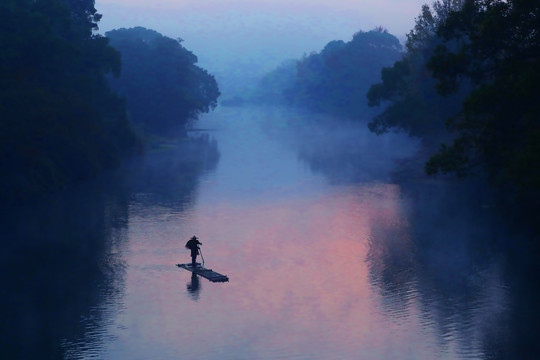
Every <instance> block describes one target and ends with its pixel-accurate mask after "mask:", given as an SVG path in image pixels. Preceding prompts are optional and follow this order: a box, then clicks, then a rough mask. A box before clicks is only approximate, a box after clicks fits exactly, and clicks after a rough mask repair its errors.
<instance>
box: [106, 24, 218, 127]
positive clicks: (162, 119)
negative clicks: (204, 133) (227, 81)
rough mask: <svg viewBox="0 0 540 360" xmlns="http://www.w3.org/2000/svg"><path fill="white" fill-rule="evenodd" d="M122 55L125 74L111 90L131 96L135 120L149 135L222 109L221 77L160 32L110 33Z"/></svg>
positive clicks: (112, 81) (128, 100)
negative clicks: (218, 106) (211, 73)
mask: <svg viewBox="0 0 540 360" xmlns="http://www.w3.org/2000/svg"><path fill="white" fill-rule="evenodd" d="M106 35H107V36H108V37H109V38H110V40H111V44H112V46H114V47H115V48H116V49H117V50H118V51H119V52H120V53H121V54H122V74H121V76H120V77H118V78H113V77H110V78H109V80H110V84H111V86H112V87H113V88H114V89H115V90H117V91H118V92H119V93H120V94H121V95H123V96H124V97H125V98H126V103H127V108H128V111H129V114H130V117H131V120H132V122H133V123H134V124H135V125H136V126H137V127H139V128H143V130H144V131H145V132H150V133H157V134H162V135H163V134H167V133H169V132H171V131H172V130H174V129H180V130H181V131H182V132H183V131H185V127H186V126H189V124H190V122H191V121H193V120H194V119H196V118H197V117H198V115H199V114H201V113H206V112H209V111H210V110H213V109H214V108H215V107H216V106H217V99H218V97H219V95H220V92H219V89H218V85H217V82H216V80H215V78H214V77H213V76H212V75H210V74H209V73H208V72H207V71H206V70H204V69H201V68H200V67H198V66H196V65H195V64H196V63H197V57H196V56H195V55H194V54H193V53H192V52H190V51H189V50H187V49H186V48H184V47H183V46H182V45H181V39H178V40H174V39H171V38H168V37H165V36H163V35H161V34H160V33H158V32H156V31H153V30H149V29H145V28H142V27H135V28H132V29H119V30H113V31H110V32H108V33H107V34H106Z"/></svg>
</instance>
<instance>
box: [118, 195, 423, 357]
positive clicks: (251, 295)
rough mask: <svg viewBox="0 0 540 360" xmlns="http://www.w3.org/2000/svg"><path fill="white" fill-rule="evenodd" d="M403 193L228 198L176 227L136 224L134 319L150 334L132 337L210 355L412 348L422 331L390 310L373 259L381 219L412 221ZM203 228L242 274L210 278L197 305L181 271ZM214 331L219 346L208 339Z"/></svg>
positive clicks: (216, 259)
mask: <svg viewBox="0 0 540 360" xmlns="http://www.w3.org/2000/svg"><path fill="white" fill-rule="evenodd" d="M398 200H399V190H398V188H397V187H395V186H392V185H386V184H379V185H370V186H360V187H342V188H339V187H338V188H331V191H328V192H326V193H315V194H311V195H309V196H306V195H302V196H298V197H291V196H287V197H276V198H273V199H270V200H269V199H266V200H265V201H260V202H255V203H250V202H244V203H234V202H226V201H223V202H221V203H217V204H212V206H207V207H206V206H202V207H201V208H199V209H198V210H197V211H196V213H195V214H191V215H190V218H189V219H188V220H186V219H182V218H181V217H179V218H178V219H177V220H174V219H172V220H170V222H169V223H165V224H164V223H161V224H159V223H155V222H152V221H143V218H140V219H139V220H135V221H134V222H133V224H131V225H130V229H131V231H132V232H133V233H132V235H131V237H132V240H133V241H132V242H131V251H130V255H129V259H128V262H129V263H130V264H131V267H133V269H132V270H131V271H129V272H128V279H127V283H128V286H127V287H128V291H129V292H130V293H131V295H130V296H128V299H130V300H129V301H130V303H129V304H127V307H128V308H130V310H129V311H128V313H129V314H133V315H131V316H133V318H131V319H128V320H126V321H128V322H129V325H127V326H130V327H138V333H137V335H135V336H134V335H133V334H132V335H131V336H132V339H130V340H128V341H130V342H132V341H135V339H137V338H138V339H139V341H140V342H141V344H145V343H146V344H152V343H159V344H161V346H162V348H163V349H167V351H169V352H170V354H173V356H197V357H198V358H207V359H213V358H231V359H233V358H261V359H262V358H264V359H267V358H275V357H280V356H284V357H291V356H293V355H300V354H301V355H302V356H305V357H306V358H330V357H331V356H335V355H336V354H339V353H340V352H341V353H343V354H345V353H346V354H349V355H347V356H345V358H349V356H350V354H354V353H360V352H362V354H364V355H365V354H369V352H370V351H373V354H372V355H373V357H372V358H377V356H379V355H380V353H379V352H380V351H382V349H385V350H384V351H387V352H388V351H389V352H392V351H394V350H395V349H400V350H399V351H402V349H401V348H400V347H402V346H406V344H407V341H405V342H404V339H405V340H406V339H407V338H408V337H411V338H413V337H416V336H418V334H417V333H415V332H406V331H403V330H400V326H401V325H400V324H395V323H392V322H389V321H388V320H387V319H385V318H384V317H383V316H381V314H380V306H379V302H380V298H379V296H378V295H377V294H374V293H373V289H372V287H371V285H370V282H369V269H368V266H367V263H366V257H367V254H368V251H369V245H370V243H369V239H370V237H371V236H372V233H373V226H374V224H376V226H378V227H380V226H385V222H386V219H393V221H388V226H394V227H395V226H396V223H397V224H401V225H399V226H403V227H405V228H406V225H407V224H406V222H404V221H403V220H402V219H401V220H399V219H400V218H401V214H400V211H401V210H400V205H399V201H398ZM194 224H195V225H194ZM381 224H382V225H381ZM190 226H191V227H192V228H190ZM164 228H168V229H169V230H168V231H169V232H167V231H166V230H163V229H164ZM194 228H197V229H199V231H197V233H198V235H199V236H200V238H201V241H202V242H203V246H202V249H203V254H204V256H205V258H206V262H207V265H208V267H210V268H213V269H214V270H216V271H218V272H221V273H223V274H226V275H228V276H229V278H230V282H229V283H225V284H213V283H210V282H208V281H206V280H204V279H202V280H201V283H200V287H201V288H200V290H199V291H200V293H197V296H196V299H197V301H193V299H194V298H193V296H190V295H189V293H188V290H187V287H189V286H190V274H189V273H188V272H185V271H183V270H179V269H174V268H173V264H175V263H178V262H179V258H180V259H184V262H188V261H189V254H188V252H187V251H184V250H183V249H182V247H183V245H184V243H185V240H187V238H188V236H190V235H191V234H192V233H193V232H194V231H193V229H194ZM160 229H161V230H160ZM159 231H161V233H159ZM156 233H158V234H160V236H158V237H157V238H156V236H155V234H156ZM137 239H138V240H137ZM128 317H129V315H128ZM140 324H144V327H141V325H140ZM398 334H399V336H397V335H398ZM208 337H210V338H212V343H211V345H209V343H208V342H204V341H203V340H202V339H204V338H208ZM381 344H385V345H384V346H381ZM404 344H405V345H404ZM132 346H135V345H132ZM135 347H136V346H135ZM387 347H388V348H387ZM197 349H198V350H197ZM392 349H394V350H392ZM214 352H216V353H214ZM224 354H227V356H225V355H224ZM235 354H236V355H235ZM310 354H311V356H310ZM332 354H333V355H332ZM377 354H379V355H377ZM235 356H236V357H235ZM329 356H330V357H329ZM385 356H386V355H385ZM336 358H340V356H337V357H336ZM366 358H370V356H367V355H366Z"/></svg>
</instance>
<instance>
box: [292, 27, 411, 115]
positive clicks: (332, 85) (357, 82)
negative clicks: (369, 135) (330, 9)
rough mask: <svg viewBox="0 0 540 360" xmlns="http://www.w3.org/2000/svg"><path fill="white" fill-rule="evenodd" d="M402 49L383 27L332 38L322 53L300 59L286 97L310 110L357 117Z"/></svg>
mask: <svg viewBox="0 0 540 360" xmlns="http://www.w3.org/2000/svg"><path fill="white" fill-rule="evenodd" d="M400 51H401V45H400V44H399V40H398V39H397V38H396V37H395V36H393V35H391V34H389V33H388V32H387V31H386V30H385V29H383V28H378V29H375V30H372V31H368V32H363V31H359V32H357V33H356V34H354V36H353V38H352V40H351V41H349V42H344V41H331V42H329V43H328V44H327V45H326V46H325V48H324V49H323V50H322V51H321V52H320V53H312V54H311V55H309V56H305V57H304V58H303V59H302V60H300V61H299V62H298V64H297V72H296V79H295V81H294V83H293V85H292V86H291V87H290V88H288V89H286V90H285V97H286V98H287V99H289V100H290V102H291V103H292V104H294V105H297V106H305V107H308V108H309V109H310V110H315V111H322V112H328V113H334V114H338V115H344V116H348V117H354V118H358V117H360V116H362V115H363V114H364V113H365V111H366V108H367V107H366V101H365V94H366V92H367V90H368V88H369V86H370V85H371V84H373V83H375V82H376V81H377V80H378V77H379V75H378V74H379V73H380V71H381V69H382V68H383V67H384V66H387V65H389V64H392V63H393V62H394V61H396V60H397V59H398V58H399V56H400Z"/></svg>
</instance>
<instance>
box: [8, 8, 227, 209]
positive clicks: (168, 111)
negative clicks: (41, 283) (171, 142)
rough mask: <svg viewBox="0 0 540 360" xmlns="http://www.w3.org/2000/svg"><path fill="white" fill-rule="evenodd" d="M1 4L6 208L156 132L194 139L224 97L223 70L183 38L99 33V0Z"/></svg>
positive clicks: (92, 172) (134, 150)
mask: <svg viewBox="0 0 540 360" xmlns="http://www.w3.org/2000/svg"><path fill="white" fill-rule="evenodd" d="M0 11H2V13H3V14H4V15H5V16H6V20H5V21H3V22H2V25H1V26H0V41H1V43H2V51H0V75H1V76H0V119H1V120H0V137H1V138H0V167H1V168H2V172H1V173H0V185H1V187H0V188H1V190H0V197H1V198H2V204H3V206H8V207H9V206H11V205H14V204H17V203H20V202H25V201H29V200H31V199H34V198H39V197H41V196H43V195H46V194H49V193H51V192H55V191H58V190H60V189H62V188H64V187H66V186H69V185H70V184H75V183H80V182H84V181H87V180H91V179H95V178H96V177H97V176H99V175H100V174H101V173H103V172H106V171H109V170H111V169H114V168H117V167H118V166H120V164H121V163H122V162H123V161H125V160H126V159H128V158H130V157H133V156H139V155H140V154H142V153H143V152H144V151H146V149H147V148H149V147H150V148H151V147H153V146H154V145H153V143H152V142H153V141H154V140H150V142H148V140H149V139H152V136H154V135H155V136H162V137H170V136H173V137H180V138H182V137H186V130H185V129H186V128H187V127H190V126H192V124H193V122H194V121H195V120H196V118H197V116H198V115H199V114H201V113H204V112H208V111H211V110H212V109H214V108H215V106H216V105H217V98H218V96H219V95H220V93H219V89H218V86H217V83H216V81H215V79H214V77H213V76H212V75H210V74H208V73H207V72H206V71H205V70H204V69H201V68H199V67H198V66H197V65H196V63H197V57H196V56H195V55H193V54H192V53H191V52H190V51H188V50H186V49H185V48H184V47H183V46H182V45H181V44H180V43H181V40H174V39H170V38H167V37H165V36H162V35H161V34H159V33H157V32H155V31H153V30H148V29H144V28H140V27H137V28H133V29H119V30H114V31H111V32H110V33H108V34H107V36H102V35H98V34H96V32H95V31H96V30H97V29H98V23H99V20H100V19H101V15H100V14H99V13H97V10H96V9H95V7H94V1H93V0H83V1H75V0H52V1H47V2H45V1H31V0H5V1H2V3H1V4H0ZM178 65H181V66H178ZM144 76H146V78H144ZM145 79H146V82H144V80H145ZM151 79H153V80H155V81H154V82H151V81H150V80H151ZM163 89H166V90H163ZM165 91H166V92H165ZM143 93H144V94H145V95H144V96H142V95H141V94H143ZM185 94H190V96H189V97H186V96H185ZM152 96H153V97H152ZM141 97H143V98H141ZM171 119H173V120H172V121H171Z"/></svg>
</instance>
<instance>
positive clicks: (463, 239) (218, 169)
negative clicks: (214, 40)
mask: <svg viewBox="0 0 540 360" xmlns="http://www.w3.org/2000/svg"><path fill="white" fill-rule="evenodd" d="M307 124H309V126H308V125H307ZM199 125H200V127H201V128H204V129H209V130H208V131H204V132H202V134H205V135H203V136H200V135H199V136H198V137H197V140H195V141H193V143H189V144H185V143H184V144H180V146H179V147H178V148H175V147H172V146H171V149H168V150H167V149H166V150H159V151H155V152H152V153H150V154H148V156H146V157H145V158H144V159H141V160H139V161H136V162H135V163H133V164H130V165H129V166H126V168H125V169H123V170H122V171H120V172H119V173H118V174H115V175H114V176H113V180H114V181H111V179H110V178H107V179H102V180H100V181H98V182H97V184H92V185H84V186H81V188H80V189H73V190H69V191H67V194H63V195H62V196H60V195H59V196H58V197H54V198H51V199H48V200H47V201H45V202H44V203H42V204H40V205H36V206H34V207H32V209H28V208H27V209H22V210H20V211H17V212H15V213H14V214H10V215H9V216H8V215H5V218H6V219H9V220H10V221H6V224H5V225H3V229H5V230H4V234H6V235H7V236H6V238H8V237H9V239H11V240H12V241H11V242H9V243H10V244H11V245H9V246H6V248H5V250H4V251H3V252H2V263H3V267H4V269H3V274H2V281H3V282H4V283H5V284H6V286H5V287H4V289H7V291H5V294H4V296H3V300H2V303H1V305H2V307H3V309H4V316H3V318H4V319H5V321H3V325H2V333H1V335H2V343H3V347H2V349H3V350H0V351H1V352H2V353H3V354H4V356H3V357H2V358H5V359H17V358H20V359H48V358H50V359H141V360H142V359H160V360H166V359H201V360H218V359H219V360H227V359H231V360H237V359H379V360H380V359H512V358H516V359H518V358H523V359H525V358H531V359H532V358H534V357H529V355H532V354H535V352H534V351H535V350H536V349H537V345H535V342H534V340H535V338H536V331H537V330H538V329H537V325H536V324H537V322H536V320H535V319H536V316H537V315H536V314H537V313H536V310H535V309H536V302H537V301H538V292H537V291H536V288H535V286H534V284H535V279H534V276H535V275H536V272H535V270H533V269H534V267H533V266H532V265H529V263H528V257H527V256H528V255H530V254H527V253H526V252H523V253H521V252H519V251H518V250H517V249H516V248H519V246H514V245H512V244H515V243H516V242H517V241H521V240H520V239H519V237H518V236H517V235H511V233H510V232H508V231H507V230H505V228H504V227H503V226H502V225H501V224H500V221H498V219H497V218H496V217H495V216H494V215H493V214H491V210H490V209H491V207H490V204H489V203H487V202H486V201H484V200H478V198H477V197H472V196H468V195H467V194H469V195H470V194H476V193H478V191H480V190H481V189H480V188H478V189H475V188H473V189H472V190H471V191H470V192H464V191H462V189H459V188H458V189H456V188H455V187H456V186H450V185H447V184H444V183H442V182H438V181H434V180H429V181H426V180H418V181H414V182H410V183H408V184H398V183H397V182H396V181H395V173H396V170H397V167H396V166H397V164H403V163H404V161H405V160H406V159H408V158H410V157H411V156H412V155H413V154H414V152H415V149H416V144H415V143H414V142H412V141H410V140H408V139H405V138H403V137H402V136H399V135H389V136H386V137H376V136H374V135H373V134H370V133H369V132H368V131H367V130H366V129H365V125H358V124H357V125H354V124H347V125H344V126H343V127H340V128H336V127H334V126H332V125H331V123H330V122H329V119H325V118H324V117H320V116H318V117H313V116H310V115H306V114H300V113H292V112H288V111H285V110H280V109H268V108H266V109H265V108H258V109H240V108H222V109H218V111H217V112H215V113H213V114H211V115H208V116H207V117H205V118H204V119H202V121H201V122H200V123H199ZM457 187H459V185H457ZM459 194H464V195H459ZM193 234H197V235H198V236H199V237H200V240H201V241H202V242H203V244H204V245H203V246H202V250H203V256H204V259H205V263H206V265H207V267H209V268H212V269H214V270H216V271H219V272H221V273H223V274H226V275H228V276H229V278H230V282H228V283H216V284H214V283H211V282H209V281H207V280H205V279H202V278H198V277H197V276H195V277H193V276H192V275H191V273H189V272H187V271H184V270H181V269H178V268H177V267H176V266H175V264H177V263H179V262H188V261H189V251H188V250H186V249H184V247H183V245H184V244H185V242H186V241H187V240H188V239H189V237H191V236H192V235H193ZM509 236H516V239H515V240H511V241H510V240H508V239H509Z"/></svg>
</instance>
